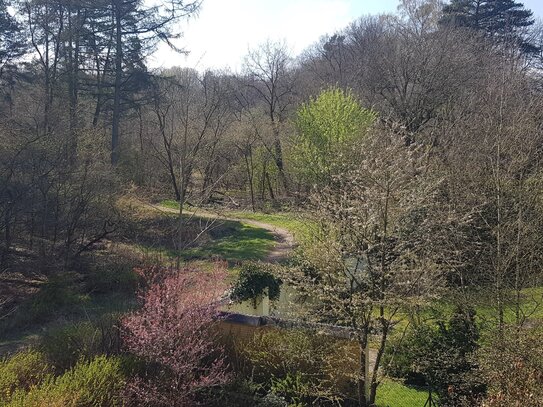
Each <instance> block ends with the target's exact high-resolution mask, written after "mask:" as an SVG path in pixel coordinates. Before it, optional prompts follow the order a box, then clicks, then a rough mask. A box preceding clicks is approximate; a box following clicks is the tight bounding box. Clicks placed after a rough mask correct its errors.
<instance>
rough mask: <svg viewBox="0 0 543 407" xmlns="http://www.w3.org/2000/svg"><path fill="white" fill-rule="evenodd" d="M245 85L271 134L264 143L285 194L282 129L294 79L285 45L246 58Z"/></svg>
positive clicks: (271, 46) (268, 46)
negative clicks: (254, 97)
mask: <svg viewBox="0 0 543 407" xmlns="http://www.w3.org/2000/svg"><path fill="white" fill-rule="evenodd" d="M245 70H246V81H247V82H246V84H247V86H249V87H250V88H251V89H253V90H254V92H256V94H257V96H258V99H259V102H260V103H261V104H262V106H263V108H264V109H265V111H266V114H267V116H268V119H269V121H270V125H271V127H272V130H273V140H272V141H271V143H270V144H268V143H265V145H266V147H267V148H268V150H269V151H270V153H272V156H273V158H274V161H275V165H276V166H277V169H278V171H279V176H280V178H281V182H282V184H283V188H284V190H285V193H287V194H288V193H289V181H288V177H287V173H286V170H285V165H284V158H283V146H282V140H281V127H282V125H283V124H284V122H285V120H286V118H287V113H288V108H289V107H290V106H291V105H292V102H293V94H294V86H295V75H294V68H293V65H292V59H291V57H290V56H289V54H288V51H287V47H286V45H285V44H281V43H272V42H270V41H268V42H266V43H264V44H263V45H261V46H260V47H259V48H257V49H255V50H252V51H250V52H249V54H248V55H247V57H246V58H245Z"/></svg>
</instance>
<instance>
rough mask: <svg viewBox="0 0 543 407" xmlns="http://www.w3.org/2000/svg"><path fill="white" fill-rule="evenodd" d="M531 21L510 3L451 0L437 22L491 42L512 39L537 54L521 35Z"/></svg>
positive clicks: (504, 0)
mask: <svg viewBox="0 0 543 407" xmlns="http://www.w3.org/2000/svg"><path fill="white" fill-rule="evenodd" d="M534 22H535V20H534V19H533V13H532V11H530V10H528V9H526V8H525V7H524V5H523V4H522V3H519V2H516V1H514V0H453V1H452V2H451V4H448V5H446V6H445V7H444V8H443V17H442V19H441V23H442V24H444V25H451V24H452V25H454V26H456V27H467V28H470V29H473V30H476V31H480V32H482V33H484V34H485V35H486V36H488V37H490V38H491V39H493V40H497V41H510V40H514V41H515V42H517V45H519V46H520V48H521V49H522V50H523V51H524V52H535V51H537V48H536V47H535V46H534V45H533V44H531V43H529V42H528V40H527V39H526V35H525V34H526V31H525V29H526V28H527V27H529V26H531V25H532V24H534Z"/></svg>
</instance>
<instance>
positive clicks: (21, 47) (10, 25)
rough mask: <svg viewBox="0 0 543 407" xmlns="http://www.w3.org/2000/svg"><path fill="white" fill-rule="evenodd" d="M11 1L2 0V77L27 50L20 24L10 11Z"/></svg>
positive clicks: (0, 16)
mask: <svg viewBox="0 0 543 407" xmlns="http://www.w3.org/2000/svg"><path fill="white" fill-rule="evenodd" d="M8 6H9V2H8V1H6V0H0V78H1V77H2V76H3V73H4V71H5V70H6V69H7V68H9V67H10V66H11V63H12V62H13V60H14V59H16V58H18V57H20V56H21V55H23V54H24V52H25V51H26V45H25V39H24V37H23V36H22V35H21V33H20V30H21V29H20V27H19V24H17V22H16V21H15V18H14V17H13V16H12V15H11V14H10V13H9V11H8Z"/></svg>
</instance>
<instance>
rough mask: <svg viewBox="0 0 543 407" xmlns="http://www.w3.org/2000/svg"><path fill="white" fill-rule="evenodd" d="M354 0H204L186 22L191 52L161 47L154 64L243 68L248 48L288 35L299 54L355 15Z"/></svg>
mask: <svg viewBox="0 0 543 407" xmlns="http://www.w3.org/2000/svg"><path fill="white" fill-rule="evenodd" d="M353 11H354V10H353V1H352V0H290V1H288V0H276V1H269V0H205V1H204V4H203V7H202V10H201V12H200V15H199V16H198V17H196V18H193V19H191V20H190V21H188V22H184V23H183V26H182V29H183V31H184V33H185V35H184V37H183V39H182V40H181V41H180V42H179V44H180V45H182V46H183V47H185V48H186V49H188V50H190V55H189V56H188V57H185V56H182V55H178V54H175V53H173V52H172V51H170V50H169V49H168V48H167V47H165V46H164V47H161V49H160V50H159V52H158V53H157V54H156V56H155V57H154V58H153V60H151V64H152V65H153V66H161V67H170V66H173V65H181V66H189V67H195V68H197V69H202V70H203V69H205V68H223V67H227V66H228V67H230V68H232V69H234V70H237V69H239V66H240V64H241V62H242V59H243V56H244V55H245V54H246V53H247V51H248V49H249V48H252V47H255V46H257V45H258V44H260V43H262V42H264V41H266V40H267V39H271V40H276V41H282V40H285V41H286V42H287V44H288V45H289V47H290V48H291V49H292V51H293V52H294V53H295V54H297V53H299V52H301V51H302V50H303V49H304V48H306V47H307V46H309V45H310V44H312V43H314V42H315V41H317V40H318V39H319V37H320V36H322V35H323V34H326V33H331V32H334V31H336V30H338V29H340V28H343V27H345V26H346V25H347V24H348V23H349V22H350V21H352V20H353V19H354V18H356V15H354V13H353Z"/></svg>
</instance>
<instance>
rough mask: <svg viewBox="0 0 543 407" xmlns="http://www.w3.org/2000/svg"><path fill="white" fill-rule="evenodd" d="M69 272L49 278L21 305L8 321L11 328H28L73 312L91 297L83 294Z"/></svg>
mask: <svg viewBox="0 0 543 407" xmlns="http://www.w3.org/2000/svg"><path fill="white" fill-rule="evenodd" d="M75 278H76V277H75V276H74V275H71V274H69V273H65V274H62V275H55V276H52V277H50V278H49V280H47V281H46V282H45V283H44V284H43V285H42V286H41V287H40V289H39V291H38V292H37V293H36V294H34V295H33V296H32V297H31V298H29V299H28V300H27V301H26V302H24V303H23V304H22V305H21V308H20V310H19V312H17V313H15V314H14V315H13V318H12V319H10V320H9V321H6V324H7V325H9V327H10V328H12V329H14V328H26V327H28V326H31V325H33V324H37V323H42V322H46V321H49V320H51V319H52V318H54V317H58V316H59V314H60V313H70V314H71V313H73V312H74V310H79V308H78V306H79V305H81V304H82V303H84V302H86V301H88V299H89V297H88V296H86V295H83V294H81V293H80V292H79V291H78V287H77V284H76V281H75Z"/></svg>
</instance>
